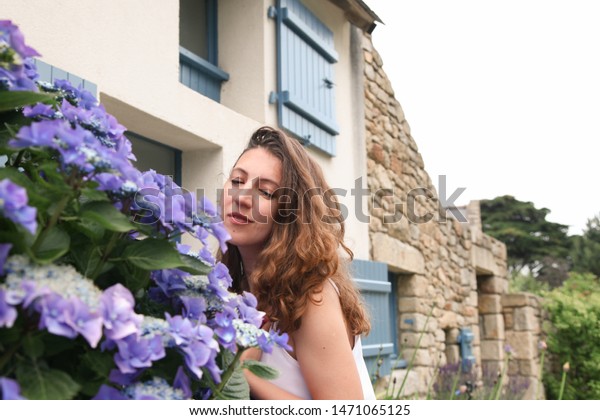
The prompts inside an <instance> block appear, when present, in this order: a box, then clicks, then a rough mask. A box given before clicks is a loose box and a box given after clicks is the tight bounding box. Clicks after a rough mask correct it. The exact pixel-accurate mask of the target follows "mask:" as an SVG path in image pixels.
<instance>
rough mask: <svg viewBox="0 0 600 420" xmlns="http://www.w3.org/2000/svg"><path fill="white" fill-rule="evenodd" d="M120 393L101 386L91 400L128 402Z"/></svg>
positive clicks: (106, 386) (110, 387)
mask: <svg viewBox="0 0 600 420" xmlns="http://www.w3.org/2000/svg"><path fill="white" fill-rule="evenodd" d="M128 399H129V398H127V397H126V396H125V395H123V393H122V392H121V391H118V390H116V389H115V388H113V387H112V386H108V385H102V386H101V387H100V389H99V390H98V393H97V394H96V395H95V396H94V397H93V398H92V400H128Z"/></svg>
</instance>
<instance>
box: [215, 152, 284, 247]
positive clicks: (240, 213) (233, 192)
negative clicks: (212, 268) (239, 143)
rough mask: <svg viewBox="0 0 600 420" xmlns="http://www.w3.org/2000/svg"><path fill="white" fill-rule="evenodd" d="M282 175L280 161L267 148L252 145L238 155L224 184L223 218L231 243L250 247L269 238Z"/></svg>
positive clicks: (261, 243) (258, 244)
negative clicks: (253, 147) (276, 195)
mask: <svg viewBox="0 0 600 420" xmlns="http://www.w3.org/2000/svg"><path fill="white" fill-rule="evenodd" d="M281 177H282V165H281V161H280V160H279V159H277V158H276V157H275V156H274V155H272V154H271V153H270V152H268V151H267V150H266V149H263V148H260V147H259V148H256V149H250V150H248V151H247V152H245V153H244V154H243V155H242V156H241V157H240V158H239V160H238V161H237V163H236V165H235V167H234V168H233V170H232V171H231V175H230V176H229V179H228V180H227V182H225V186H224V188H223V221H224V224H225V228H227V231H228V232H229V234H230V235H231V240H230V241H229V242H230V243H231V244H233V245H236V246H237V247H238V248H251V247H256V246H262V245H264V243H265V242H266V241H267V239H268V238H269V235H270V234H271V231H272V230H273V223H274V222H273V217H274V216H275V214H276V212H277V198H275V197H273V194H274V193H275V191H276V190H277V188H279V187H280V185H281Z"/></svg>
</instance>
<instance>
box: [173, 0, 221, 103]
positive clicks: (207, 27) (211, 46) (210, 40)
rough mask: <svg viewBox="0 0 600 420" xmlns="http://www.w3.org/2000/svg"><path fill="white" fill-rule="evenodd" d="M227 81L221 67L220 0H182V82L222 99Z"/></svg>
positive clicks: (180, 46)
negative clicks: (218, 8)
mask: <svg viewBox="0 0 600 420" xmlns="http://www.w3.org/2000/svg"><path fill="white" fill-rule="evenodd" d="M226 80H229V74H227V73H225V72H224V71H223V70H221V69H220V68H219V67H218V49H217V0H180V1H179V81H180V82H181V83H183V84H184V85H186V86H187V87H189V88H190V89H193V90H195V91H196V92H199V93H201V94H203V95H205V96H208V97H209V98H211V99H213V100H215V101H217V102H219V101H220V100H221V83H223V82H224V81H226Z"/></svg>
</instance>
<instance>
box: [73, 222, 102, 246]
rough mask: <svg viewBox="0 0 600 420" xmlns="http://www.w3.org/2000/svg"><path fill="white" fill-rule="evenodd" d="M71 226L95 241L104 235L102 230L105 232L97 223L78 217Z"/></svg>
mask: <svg viewBox="0 0 600 420" xmlns="http://www.w3.org/2000/svg"><path fill="white" fill-rule="evenodd" d="M71 226H73V228H75V229H76V230H78V231H79V232H81V233H83V234H84V235H85V236H87V237H88V238H90V239H92V240H93V241H95V242H98V241H99V240H100V239H102V238H103V237H104V232H106V230H105V229H104V228H103V227H102V226H100V224H99V223H96V222H94V221H92V220H89V219H80V220H78V221H77V222H76V223H74V224H72V225H71Z"/></svg>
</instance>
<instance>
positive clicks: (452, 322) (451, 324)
mask: <svg viewBox="0 0 600 420" xmlns="http://www.w3.org/2000/svg"><path fill="white" fill-rule="evenodd" d="M438 323H439V326H440V328H443V329H447V328H456V327H457V326H458V319H457V314H456V313H455V312H448V311H446V312H444V314H443V315H442V316H441V318H440V319H439V321H438Z"/></svg>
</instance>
